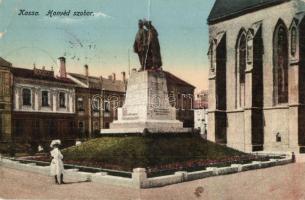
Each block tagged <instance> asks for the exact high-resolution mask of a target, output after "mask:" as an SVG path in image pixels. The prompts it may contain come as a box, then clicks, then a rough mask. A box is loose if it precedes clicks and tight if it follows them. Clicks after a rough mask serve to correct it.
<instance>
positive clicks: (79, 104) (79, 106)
mask: <svg viewBox="0 0 305 200" xmlns="http://www.w3.org/2000/svg"><path fill="white" fill-rule="evenodd" d="M77 110H78V111H84V100H83V98H82V97H79V98H77Z"/></svg>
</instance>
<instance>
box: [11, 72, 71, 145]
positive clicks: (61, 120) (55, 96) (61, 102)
mask: <svg viewBox="0 0 305 200" xmlns="http://www.w3.org/2000/svg"><path fill="white" fill-rule="evenodd" d="M11 73H12V75H13V77H14V79H13V112H12V122H13V123H12V128H13V137H14V139H15V141H22V142H23V141H24V142H37V143H39V142H43V141H49V140H51V139H55V138H60V139H62V140H67V139H73V138H76V137H77V135H75V130H74V128H75V124H74V116H75V88H74V87H75V84H74V83H73V82H72V81H71V80H69V79H67V78H65V77H55V75H54V71H48V70H45V69H37V68H34V69H24V68H16V67H12V68H11Z"/></svg>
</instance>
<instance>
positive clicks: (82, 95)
mask: <svg viewBox="0 0 305 200" xmlns="http://www.w3.org/2000/svg"><path fill="white" fill-rule="evenodd" d="M84 69H85V73H84V74H77V73H69V74H68V77H69V78H70V79H71V80H72V81H74V82H75V83H76V84H77V87H76V123H77V127H78V132H79V135H80V137H81V138H86V137H94V136H96V135H98V134H99V133H100V130H101V129H107V128H109V126H110V123H111V122H113V121H114V120H115V119H117V108H118V107H120V106H122V105H123V102H124V99H125V92H126V84H127V81H126V77H125V72H122V80H117V79H116V75H115V74H112V75H111V76H109V77H108V78H104V77H96V76H89V69H88V66H87V65H85V66H84Z"/></svg>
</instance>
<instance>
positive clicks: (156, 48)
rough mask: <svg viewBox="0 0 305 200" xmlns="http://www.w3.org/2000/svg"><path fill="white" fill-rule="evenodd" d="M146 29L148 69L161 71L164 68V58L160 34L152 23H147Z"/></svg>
mask: <svg viewBox="0 0 305 200" xmlns="http://www.w3.org/2000/svg"><path fill="white" fill-rule="evenodd" d="M144 25H145V27H146V28H147V30H148V36H147V47H148V50H147V58H146V62H145V63H146V69H160V68H161V66H162V58H161V51H160V44H159V39H158V32H157V30H156V29H155V27H154V26H153V25H152V24H151V21H146V22H145V24H144Z"/></svg>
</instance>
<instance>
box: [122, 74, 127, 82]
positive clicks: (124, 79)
mask: <svg viewBox="0 0 305 200" xmlns="http://www.w3.org/2000/svg"><path fill="white" fill-rule="evenodd" d="M122 80H123V82H124V83H125V82H126V72H122Z"/></svg>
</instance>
